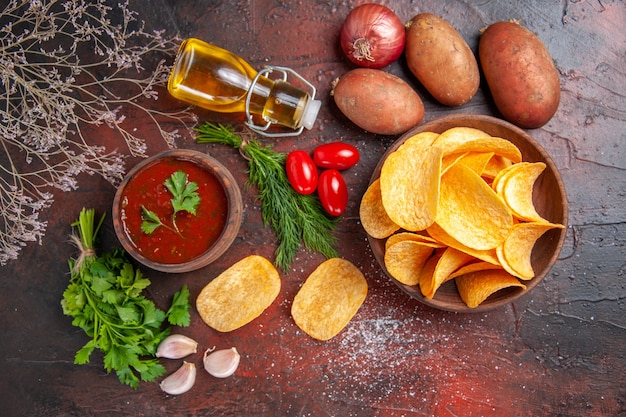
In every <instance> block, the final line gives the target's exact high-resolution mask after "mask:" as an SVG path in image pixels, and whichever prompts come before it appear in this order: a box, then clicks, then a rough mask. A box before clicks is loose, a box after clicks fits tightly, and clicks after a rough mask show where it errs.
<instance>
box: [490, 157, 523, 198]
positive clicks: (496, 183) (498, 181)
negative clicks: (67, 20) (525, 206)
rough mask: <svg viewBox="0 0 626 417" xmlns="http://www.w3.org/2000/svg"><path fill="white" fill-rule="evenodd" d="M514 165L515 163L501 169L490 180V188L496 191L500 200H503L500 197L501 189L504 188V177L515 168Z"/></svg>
mask: <svg viewBox="0 0 626 417" xmlns="http://www.w3.org/2000/svg"><path fill="white" fill-rule="evenodd" d="M516 166H517V164H511V165H509V166H508V167H506V168H503V169H501V170H500V172H498V175H496V176H495V177H494V179H493V181H492V182H491V188H492V189H493V190H494V191H495V192H496V194H497V195H498V196H500V198H502V200H504V198H503V197H502V190H503V189H504V183H505V182H506V177H507V175H508V174H509V172H511V171H512V170H514V169H515V167H516Z"/></svg>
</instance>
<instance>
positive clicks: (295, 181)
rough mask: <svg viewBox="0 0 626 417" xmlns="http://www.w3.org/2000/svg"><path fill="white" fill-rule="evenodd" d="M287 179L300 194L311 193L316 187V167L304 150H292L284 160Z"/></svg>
mask: <svg viewBox="0 0 626 417" xmlns="http://www.w3.org/2000/svg"><path fill="white" fill-rule="evenodd" d="M285 170H286V172H287V179H289V183H290V184H291V186H292V187H293V189H294V190H296V191H297V192H299V193H300V194H311V193H312V192H313V191H315V189H316V188H317V167H316V166H315V164H314V163H313V160H312V159H311V157H310V156H309V154H308V153H306V152H305V151H293V152H289V154H288V155H287V160H286V161H285Z"/></svg>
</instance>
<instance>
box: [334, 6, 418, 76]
mask: <svg viewBox="0 0 626 417" xmlns="http://www.w3.org/2000/svg"><path fill="white" fill-rule="evenodd" d="M405 32H406V31H405V29H404V25H403V23H402V21H401V20H400V18H399V17H398V16H397V15H396V14H395V13H394V12H393V11H392V10H391V9H389V8H388V7H385V6H383V5H380V4H363V5H361V6H358V7H356V8H354V9H353V10H352V11H351V12H350V13H349V14H348V16H347V17H346V20H345V21H344V23H343V26H342V27H341V35H340V44H341V49H342V50H343V52H344V53H345V55H346V57H347V58H348V59H349V60H350V62H352V63H353V64H355V65H357V66H359V67H363V68H373V69H379V68H383V67H385V66H387V65H389V64H391V63H392V62H394V61H396V60H397V59H398V58H399V57H400V55H402V52H403V51H404V45H405V43H406V33H405Z"/></svg>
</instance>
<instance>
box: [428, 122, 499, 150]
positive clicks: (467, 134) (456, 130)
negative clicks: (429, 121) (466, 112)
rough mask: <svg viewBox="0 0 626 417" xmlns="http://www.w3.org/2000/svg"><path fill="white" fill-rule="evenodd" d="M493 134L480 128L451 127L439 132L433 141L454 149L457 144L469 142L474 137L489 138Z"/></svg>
mask: <svg viewBox="0 0 626 417" xmlns="http://www.w3.org/2000/svg"><path fill="white" fill-rule="evenodd" d="M490 136H491V135H490V134H488V133H487V132H484V131H482V130H480V129H476V128H474V127H466V126H456V127H451V128H450V129H448V130H445V131H443V132H441V134H439V136H438V137H437V138H436V139H435V141H433V144H434V145H437V144H439V145H442V147H444V148H445V147H448V148H450V149H454V148H456V147H457V146H459V145H461V144H463V143H465V142H469V141H470V140H474V139H482V138H488V137H490Z"/></svg>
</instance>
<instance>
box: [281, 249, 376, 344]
mask: <svg viewBox="0 0 626 417" xmlns="http://www.w3.org/2000/svg"><path fill="white" fill-rule="evenodd" d="M366 296H367V281H366V280H365V277H364V276H363V274H362V273H361V271H359V269H358V268H357V267H356V266H354V265H353V264H352V263H351V262H350V261H347V260H344V259H341V258H330V259H328V260H326V261H324V262H322V263H321V264H320V265H319V266H318V267H317V268H316V269H315V270H314V271H313V272H312V273H311V274H310V275H309V276H308V278H307V279H306V281H305V282H304V284H303V285H302V287H301V288H300V290H299V291H298V293H297V294H296V296H295V297H294V300H293V304H292V306H291V315H292V317H293V319H294V321H295V322H296V324H297V325H298V327H299V328H300V329H302V331H304V332H305V333H307V334H308V335H309V336H311V337H313V338H314V339H318V340H328V339H331V338H332V337H334V336H336V335H337V334H338V333H339V332H340V331H341V330H342V329H343V328H344V327H345V326H346V325H347V324H348V323H349V322H350V320H351V319H352V317H354V315H355V314H356V312H357V311H358V310H359V308H360V307H361V305H362V304H363V302H364V301H365V297H366Z"/></svg>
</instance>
